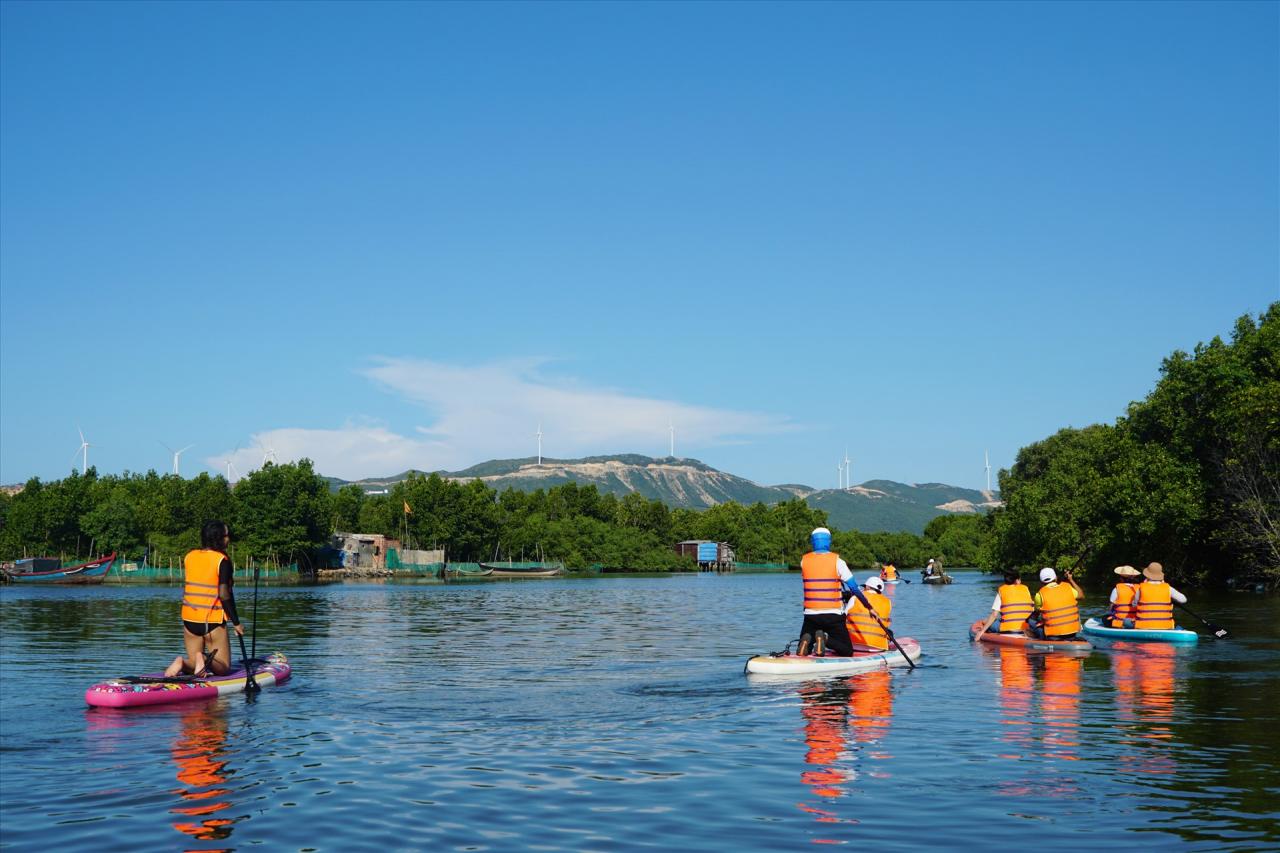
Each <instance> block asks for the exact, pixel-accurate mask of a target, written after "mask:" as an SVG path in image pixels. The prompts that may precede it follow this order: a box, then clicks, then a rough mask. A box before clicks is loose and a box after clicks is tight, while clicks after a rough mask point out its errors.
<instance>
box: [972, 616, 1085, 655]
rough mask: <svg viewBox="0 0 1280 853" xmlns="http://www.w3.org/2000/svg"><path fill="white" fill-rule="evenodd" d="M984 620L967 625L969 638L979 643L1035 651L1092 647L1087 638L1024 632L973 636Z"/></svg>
mask: <svg viewBox="0 0 1280 853" xmlns="http://www.w3.org/2000/svg"><path fill="white" fill-rule="evenodd" d="M983 621H984V620H982V619H979V620H978V621H977V622H974V623H973V624H972V625H970V626H969V639H971V640H974V639H976V640H977V641H978V642H980V643H992V644H994V645H997V646H1017V647H1018V648H1022V649H1030V650H1032V651H1037V652H1087V651H1089V650H1090V649H1092V648H1093V645H1092V644H1091V643H1090V642H1089V641H1088V640H1040V639H1037V638H1035V637H1028V636H1027V635H1026V634H995V633H985V634H983V635H982V636H980V637H975V635H976V634H977V633H978V629H979V628H981V627H982V623H983Z"/></svg>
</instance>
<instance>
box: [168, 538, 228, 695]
mask: <svg viewBox="0 0 1280 853" xmlns="http://www.w3.org/2000/svg"><path fill="white" fill-rule="evenodd" d="M230 543H231V528H229V527H227V525H226V524H224V523H223V522H221V521H206V522H205V524H204V527H203V528H201V530H200V544H201V547H200V548H198V549H196V550H194V551H191V552H190V553H188V554H187V556H186V558H185V559H184V560H183V573H184V576H185V584H184V586H183V589H182V642H183V645H184V646H185V647H186V652H187V654H186V657H185V658H184V657H177V658H174V659H173V663H171V664H169V668H168V669H166V670H165V671H164V674H165V675H167V676H174V675H178V674H179V673H182V672H189V673H192V674H194V675H202V674H204V673H205V672H206V671H207V670H208V671H212V673H213V674H214V675H226V674H227V673H228V672H230V671H231V638H230V636H229V635H228V634H227V620H228V619H230V620H231V625H232V627H233V628H235V632H236V635H237V636H241V637H243V636H244V627H243V626H241V624H240V617H239V615H238V614H237V613H236V600H235V595H234V593H233V592H232V578H231V560H230V559H229V558H228V557H227V546H228V545H229V544H230Z"/></svg>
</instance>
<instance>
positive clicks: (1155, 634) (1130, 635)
mask: <svg viewBox="0 0 1280 853" xmlns="http://www.w3.org/2000/svg"><path fill="white" fill-rule="evenodd" d="M1084 632H1085V633H1086V634H1088V635H1089V636H1090V637H1098V638H1100V639H1104V640H1128V641H1130V642H1136V643H1194V642H1197V641H1198V640H1199V639H1200V636H1199V635H1198V634H1196V632H1195V631H1188V630H1187V629H1185V628H1172V629H1170V630H1167V631H1165V630H1159V629H1154V628H1108V627H1107V626H1105V625H1103V624H1102V623H1101V622H1099V621H1098V620H1097V619H1089V620H1088V621H1087V622H1085V623H1084Z"/></svg>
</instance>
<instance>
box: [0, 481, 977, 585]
mask: <svg viewBox="0 0 1280 853" xmlns="http://www.w3.org/2000/svg"><path fill="white" fill-rule="evenodd" d="M212 518H218V519H223V520H226V521H227V522H228V523H229V524H230V525H231V528H232V531H233V535H234V539H233V543H232V549H233V550H232V557H233V558H234V559H235V560H236V561H237V562H238V563H244V562H247V561H248V560H249V559H250V558H252V559H253V560H254V561H259V562H260V561H277V562H281V563H294V562H296V563H299V564H300V565H302V566H312V565H315V564H316V562H317V560H318V559H319V555H320V553H321V552H322V551H323V549H324V548H325V546H326V545H327V544H328V543H329V540H330V537H331V535H332V534H333V533H334V532H336V531H344V532H360V533H380V534H383V535H386V536H389V537H392V538H396V539H400V540H401V541H402V542H403V543H404V544H405V546H406V547H407V546H408V545H410V544H412V545H413V546H414V547H418V548H428V549H429V548H437V547H439V548H444V549H446V552H447V555H448V559H449V560H450V561H480V560H492V559H512V558H514V559H520V558H521V557H522V556H523V557H524V558H526V559H534V555H535V554H536V555H540V556H542V557H545V559H547V560H558V561H562V562H564V563H565V564H566V565H567V566H569V567H570V568H587V567H590V566H601V567H608V568H624V569H636V570H659V571H661V570H677V569H688V568H692V567H693V561H692V559H691V558H689V557H682V556H680V555H678V554H676V553H675V550H674V545H675V543H676V542H679V541H682V540H687V539H702V540H712V541H716V542H728V543H729V544H730V545H732V546H733V548H734V550H735V552H736V556H737V559H738V560H739V561H740V562H745V563H787V564H789V565H793V566H794V565H799V562H800V558H801V557H802V556H803V555H804V553H805V551H807V550H808V549H809V532H810V531H811V530H813V528H815V527H818V526H825V525H826V523H827V513H826V511H824V510H817V509H814V508H812V507H810V506H808V505H807V504H805V503H804V501H802V500H800V499H798V498H797V499H793V500H789V501H784V502H781V503H778V504H773V505H768V506H766V505H765V504H763V503H757V504H754V505H751V506H744V505H742V504H738V503H733V502H729V503H724V504H720V505H717V506H714V507H711V508H710V509H705V510H692V509H682V508H675V509H673V508H671V507H668V506H667V505H666V504H664V503H662V502H661V501H658V500H650V499H647V498H644V497H643V496H641V495H639V494H635V493H632V494H629V495H626V496H625V497H622V498H619V497H617V496H615V495H613V494H601V493H600V492H599V490H597V489H596V487H595V486H594V485H587V486H580V485H578V484H576V483H572V482H570V483H565V484H562V485H558V486H554V487H551V488H548V489H538V490H536V491H532V492H521V491H516V490H514V489H506V490H504V491H502V492H498V491H496V490H494V489H492V488H490V487H489V486H487V485H485V483H483V482H482V481H480V480H471V481H467V482H459V481H454V480H447V479H444V478H442V477H440V476H439V475H437V474H431V475H429V476H424V475H420V474H414V475H412V476H410V477H409V478H407V479H405V480H403V481H401V482H399V483H396V484H395V485H394V486H393V487H392V488H391V489H390V490H389V492H388V493H387V494H381V495H367V494H365V493H364V491H363V490H362V489H361V488H360V487H359V486H356V485H347V486H344V487H342V488H341V489H339V490H338V491H336V492H331V491H330V489H329V486H328V483H327V481H326V480H325V479H324V478H323V477H320V476H319V475H317V474H316V473H315V471H314V469H313V466H312V463H311V462H310V461H309V460H302V461H300V462H297V463H289V464H284V465H277V464H271V463H268V464H266V465H264V466H263V467H262V468H261V469H259V470H257V471H254V472H252V473H251V474H249V475H248V476H246V477H244V478H243V479H241V480H239V481H237V482H236V483H235V484H229V483H228V482H227V481H226V480H225V479H224V478H223V477H221V476H210V475H209V474H200V475H198V476H196V477H194V478H191V479H183V478H181V477H178V476H175V475H159V474H157V473H156V472H154V471H149V472H147V473H146V474H129V473H126V474H124V475H123V476H114V475H107V476H100V475H99V474H98V473H97V471H96V469H93V468H90V469H89V470H88V471H87V472H86V473H85V474H83V475H81V474H79V473H76V472H73V473H72V474H71V476H69V477H67V478H65V479H63V480H58V481H53V482H48V483H45V482H41V481H40V480H39V479H32V480H30V481H28V482H27V483H26V485H25V487H24V488H23V490H22V491H21V492H19V493H18V494H16V495H13V496H8V495H5V496H2V497H0V556H3V557H5V558H7V559H13V558H15V557H21V556H28V555H39V556H58V555H62V556H64V557H68V558H70V557H72V556H76V555H83V556H86V557H87V556H90V555H97V554H102V553H106V552H109V551H116V552H118V553H119V554H121V555H122V556H124V557H126V558H132V559H139V560H140V559H144V558H145V559H147V560H148V561H149V562H151V563H152V564H155V565H164V564H167V563H173V564H176V563H177V562H178V561H180V560H181V558H182V556H183V555H184V554H185V553H186V552H187V551H188V550H190V549H192V548H195V547H197V545H198V543H199V529H200V525H201V524H202V523H203V522H204V521H206V520H208V519H212ZM981 532H982V528H981V525H980V520H979V518H978V517H977V516H942V517H939V518H937V519H934V520H933V521H932V522H931V523H930V525H929V527H928V528H926V530H925V534H924V536H916V535H914V534H912V533H905V532H904V533H862V532H859V531H854V530H849V531H839V530H836V531H833V535H834V540H835V548H836V550H837V551H839V552H840V553H841V554H842V556H844V558H845V560H846V561H847V562H848V563H849V565H850V566H851V567H855V568H862V569H868V568H871V567H873V566H875V565H877V564H879V563H883V562H889V561H892V562H893V563H895V564H896V565H898V566H902V567H908V566H919V565H923V564H924V563H925V562H926V561H927V560H928V559H929V558H930V557H935V558H941V559H943V561H944V562H945V563H946V564H947V565H952V566H957V565H973V564H974V563H975V561H976V560H977V558H978V554H979V549H980V545H981Z"/></svg>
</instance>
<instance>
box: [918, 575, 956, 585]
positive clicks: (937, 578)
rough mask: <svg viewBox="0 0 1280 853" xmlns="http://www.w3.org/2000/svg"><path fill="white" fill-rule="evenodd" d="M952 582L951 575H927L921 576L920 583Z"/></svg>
mask: <svg viewBox="0 0 1280 853" xmlns="http://www.w3.org/2000/svg"><path fill="white" fill-rule="evenodd" d="M951 582H952V581H951V575H925V576H923V577H922V578H920V583H928V584H948V583H951Z"/></svg>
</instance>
